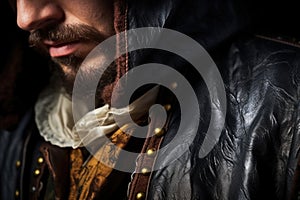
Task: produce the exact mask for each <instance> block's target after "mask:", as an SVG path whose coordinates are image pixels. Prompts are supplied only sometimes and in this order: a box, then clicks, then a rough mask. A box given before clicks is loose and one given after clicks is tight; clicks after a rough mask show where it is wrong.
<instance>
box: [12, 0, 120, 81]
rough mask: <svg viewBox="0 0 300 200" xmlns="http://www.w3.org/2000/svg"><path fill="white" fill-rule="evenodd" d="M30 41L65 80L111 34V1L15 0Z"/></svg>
mask: <svg viewBox="0 0 300 200" xmlns="http://www.w3.org/2000/svg"><path fill="white" fill-rule="evenodd" d="M16 8H17V24H18V26H19V27H20V28H21V29H24V30H26V31H29V32H30V37H29V42H30V43H31V45H32V46H34V47H36V48H37V49H38V50H40V51H41V52H42V53H46V54H48V55H50V57H51V58H52V59H53V61H55V62H56V63H58V64H59V66H60V68H61V71H62V72H63V73H64V75H65V76H66V77H68V80H70V81H73V80H74V78H75V75H76V72H77V70H78V68H79V66H80V64H81V63H82V61H83V60H84V58H85V57H86V56H87V54H88V53H89V52H90V51H91V50H92V49H93V48H94V47H95V46H97V44H99V43H100V42H102V41H103V40H105V39H106V38H108V37H109V36H112V35H113V34H114V28H113V1H112V0H50V1H49V0H16Z"/></svg>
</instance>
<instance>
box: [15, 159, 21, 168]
mask: <svg viewBox="0 0 300 200" xmlns="http://www.w3.org/2000/svg"><path fill="white" fill-rule="evenodd" d="M16 167H17V168H19V167H21V161H20V160H17V161H16Z"/></svg>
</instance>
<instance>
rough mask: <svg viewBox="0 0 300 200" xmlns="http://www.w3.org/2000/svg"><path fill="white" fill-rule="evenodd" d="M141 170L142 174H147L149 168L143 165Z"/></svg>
mask: <svg viewBox="0 0 300 200" xmlns="http://www.w3.org/2000/svg"><path fill="white" fill-rule="evenodd" d="M141 172H142V174H147V173H149V172H150V170H149V169H148V168H146V167H144V168H143V169H142V171H141Z"/></svg>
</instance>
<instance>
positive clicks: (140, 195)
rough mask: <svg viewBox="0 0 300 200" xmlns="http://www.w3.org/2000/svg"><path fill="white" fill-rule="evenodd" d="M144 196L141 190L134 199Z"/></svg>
mask: <svg viewBox="0 0 300 200" xmlns="http://www.w3.org/2000/svg"><path fill="white" fill-rule="evenodd" d="M144 197H145V194H144V193H143V192H139V193H137V195H136V199H144Z"/></svg>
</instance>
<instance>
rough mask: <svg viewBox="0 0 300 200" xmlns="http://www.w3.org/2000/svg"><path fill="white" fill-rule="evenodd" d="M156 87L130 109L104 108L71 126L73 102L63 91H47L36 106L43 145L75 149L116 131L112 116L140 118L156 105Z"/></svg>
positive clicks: (116, 127)
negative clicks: (43, 140)
mask: <svg viewBox="0 0 300 200" xmlns="http://www.w3.org/2000/svg"><path fill="white" fill-rule="evenodd" d="M158 90H159V87H158V86H156V87H154V88H153V89H151V90H149V91H148V92H147V93H145V94H144V95H143V96H141V97H140V98H138V99H137V100H135V101H134V102H133V103H131V104H130V105H129V106H127V107H125V108H122V109H115V108H109V105H104V106H102V107H100V108H97V109H95V110H93V111H90V112H89V113H87V114H86V115H85V116H84V117H83V118H81V119H80V120H79V121H78V122H77V123H76V124H74V120H73V113H72V102H71V100H70V99H68V98H67V97H66V95H65V93H64V92H63V90H55V89H51V88H48V89H46V90H45V91H44V92H43V93H42V94H41V95H40V97H39V99H38V101H37V103H36V105H35V114H36V118H35V120H36V123H37V127H38V129H39V131H40V134H41V136H42V137H44V139H45V140H46V141H49V142H50V143H51V144H53V145H57V146H59V147H72V148H77V147H81V146H83V145H87V144H90V143H91V142H93V141H95V140H96V139H98V138H100V137H103V136H105V135H106V134H109V133H111V132H113V131H115V130H117V129H118V128H119V127H118V125H117V124H116V122H115V120H114V117H113V115H118V116H121V117H122V116H123V115H124V116H125V113H128V111H129V112H130V114H131V116H133V117H136V118H139V117H141V116H142V115H144V114H145V113H146V112H147V111H148V110H149V108H150V107H151V106H152V105H153V104H154V103H155V100H156V96H157V93H158Z"/></svg>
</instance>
